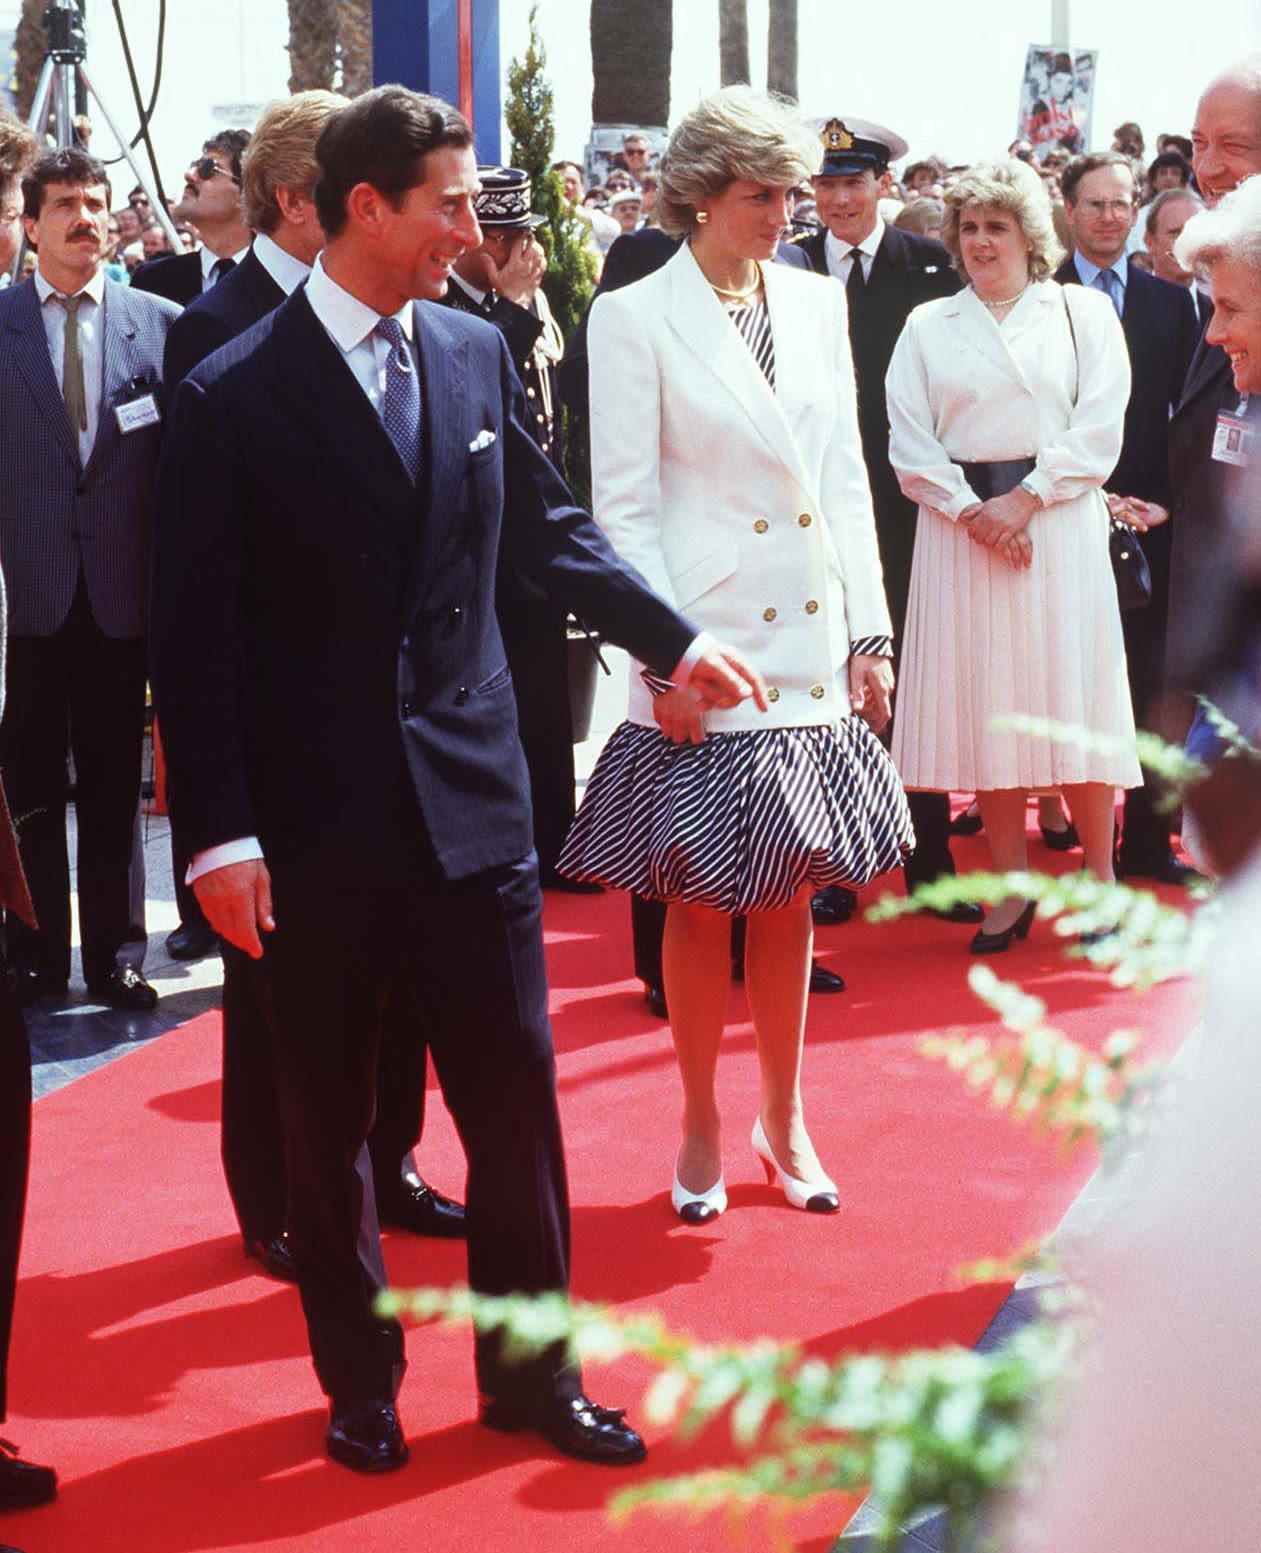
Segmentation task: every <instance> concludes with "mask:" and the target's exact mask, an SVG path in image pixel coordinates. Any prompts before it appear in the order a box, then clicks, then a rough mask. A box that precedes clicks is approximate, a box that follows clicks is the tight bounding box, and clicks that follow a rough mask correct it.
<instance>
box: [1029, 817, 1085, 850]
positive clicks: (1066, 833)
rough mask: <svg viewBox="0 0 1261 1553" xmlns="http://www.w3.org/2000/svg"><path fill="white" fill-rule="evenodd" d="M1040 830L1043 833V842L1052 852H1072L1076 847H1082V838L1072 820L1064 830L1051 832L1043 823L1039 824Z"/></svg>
mask: <svg viewBox="0 0 1261 1553" xmlns="http://www.w3.org/2000/svg"><path fill="white" fill-rule="evenodd" d="M1038 829H1039V830H1040V831H1041V832H1042V839H1043V841H1044V842H1045V843H1046V844H1047V846H1048V847H1050V849H1051V851H1052V852H1071V851H1072V850H1073V848H1074V847H1079V846H1081V837H1080V836H1079V835H1078V834H1077V827H1076V825H1074V824H1073V822H1072V821H1071V820H1070V821H1069V822H1068V825H1067V826H1066V827H1065V829H1063V830H1051V829H1050V828H1049V827H1048V826H1046V825H1043V824H1042V823H1041V821H1039V822H1038Z"/></svg>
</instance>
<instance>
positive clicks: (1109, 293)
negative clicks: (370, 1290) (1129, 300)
mask: <svg viewBox="0 0 1261 1553" xmlns="http://www.w3.org/2000/svg"><path fill="white" fill-rule="evenodd" d="M1095 285H1096V286H1097V287H1098V288H1099V290H1100V291H1102V292H1103V294H1104V296H1105V297H1107V299H1108V301H1109V302H1111V303H1112V306H1113V307H1114V308H1115V309H1116V315H1117V317H1118V318H1120V316H1121V281H1120V277H1119V276H1118V275H1117V272H1116V271H1115V270H1111V269H1109V270H1100V271H1099V273H1098V275H1096V276H1095Z"/></svg>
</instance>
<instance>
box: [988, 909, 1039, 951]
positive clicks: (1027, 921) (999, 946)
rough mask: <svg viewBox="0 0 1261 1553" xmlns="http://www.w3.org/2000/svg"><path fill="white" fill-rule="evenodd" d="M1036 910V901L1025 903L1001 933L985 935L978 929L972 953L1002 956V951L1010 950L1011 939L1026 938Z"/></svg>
mask: <svg viewBox="0 0 1261 1553" xmlns="http://www.w3.org/2000/svg"><path fill="white" fill-rule="evenodd" d="M1037 909H1038V903H1037V901H1027V902H1026V903H1025V909H1024V910H1023V911H1022V912H1021V913H1020V915H1019V916H1018V917H1017V918H1016V920H1015V921H1014V922H1013V923H1012V925H1011V926H1010V927H1005V928H1004V929H1003V930H1002V932H1001V933H987V932H986V931H985V929H984V928H978V929H977V931H976V936H975V937H974V938H973V940H972V953H973V954H1002V952H1003V950H1004V949H1010V948H1011V941H1012V939H1013V938H1028V936H1029V929H1030V928H1031V927H1032V926H1033V914H1034V912H1035V911H1037Z"/></svg>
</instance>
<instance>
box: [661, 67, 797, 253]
mask: <svg viewBox="0 0 1261 1553" xmlns="http://www.w3.org/2000/svg"><path fill="white" fill-rule="evenodd" d="M822 155H823V148H822V145H821V144H820V143H819V142H818V140H816V139H815V138H814V137H813V136H812V135H811V134H810V131H809V130H808V129H807V127H806V125H805V124H804V123H803V122H802V120H801V118H800V117H799V116H798V114H797V111H796V107H795V105H794V104H792V103H790V102H788V101H787V100H786V99H784V98H780V97H771V96H768V95H767V94H766V93H764V92H755V91H754V90H753V89H752V88H751V87H748V86H727V87H724V88H723V89H722V91H720V92H715V93H714V94H713V95H712V96H710V97H706V98H704V99H703V100H702V101H701V102H699V103H697V105H696V107H695V108H693V109H692V111H691V112H690V113H689V114H688V115H687V116H686V118H684V119H683V120H682V121H681V122H680V124H679V126H678V128H677V129H676V130H675V131H674V133H673V134H672V135H671V136H670V144H669V145H668V146H667V147H666V151H665V155H664V156H663V157H662V159H661V165H660V167H659V168H658V173H659V177H660V183H659V186H658V189H657V220H658V222H659V224H660V225H661V227H662V229H663V230H664V231H666V232H669V233H670V234H671V235H672V236H674V237H686V236H687V235H688V234H689V233H690V232H692V231H693V229H694V228H695V226H696V212H697V211H698V210H703V209H704V207H705V205H706V203H707V201H709V200H711V199H713V197H714V196H715V195H716V194H721V193H722V191H723V190H724V189H725V188H726V187H727V186H728V184H731V183H734V182H735V181H736V180H737V179H738V178H748V179H751V180H752V181H753V182H754V183H766V184H770V185H771V186H772V187H775V188H791V187H792V186H793V185H795V184H799V183H805V182H806V181H807V180H808V179H810V178H812V177H813V176H814V174H815V172H816V170H817V169H818V166H819V162H820V160H821V159H822Z"/></svg>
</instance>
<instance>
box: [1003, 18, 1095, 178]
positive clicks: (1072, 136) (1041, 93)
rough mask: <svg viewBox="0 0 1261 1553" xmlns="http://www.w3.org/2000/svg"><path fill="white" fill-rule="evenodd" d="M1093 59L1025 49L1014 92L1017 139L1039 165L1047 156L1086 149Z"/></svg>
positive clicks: (1083, 53)
mask: <svg viewBox="0 0 1261 1553" xmlns="http://www.w3.org/2000/svg"><path fill="white" fill-rule="evenodd" d="M1098 58H1099V56H1098V53H1097V51H1096V50H1094V49H1079V50H1077V51H1075V52H1073V53H1069V52H1067V51H1065V50H1063V49H1054V48H1048V47H1040V46H1039V45H1038V44H1031V45H1030V47H1029V52H1028V54H1027V55H1026V56H1025V78H1024V83H1023V85H1022V86H1021V89H1020V116H1019V122H1018V124H1017V126H1016V134H1017V137H1018V138H1019V139H1021V140H1027V141H1028V142H1029V144H1030V145H1031V146H1032V147H1033V149H1034V153H1035V155H1036V156H1037V158H1038V160H1039V161H1045V159H1046V155H1047V153H1048V152H1049V151H1067V152H1069V153H1070V155H1072V156H1078V155H1080V154H1081V153H1082V152H1083V151H1085V150H1087V149H1088V147H1089V145H1090V116H1091V109H1092V106H1093V102H1094V94H1095V66H1096V63H1097V61H1098Z"/></svg>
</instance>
